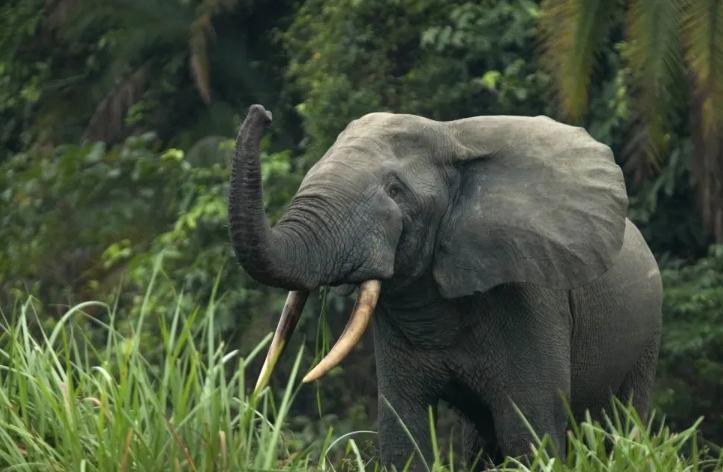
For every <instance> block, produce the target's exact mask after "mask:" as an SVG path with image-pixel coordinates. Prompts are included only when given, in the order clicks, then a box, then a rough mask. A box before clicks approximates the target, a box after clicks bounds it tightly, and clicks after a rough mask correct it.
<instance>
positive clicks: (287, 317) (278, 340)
mask: <svg viewBox="0 0 723 472" xmlns="http://www.w3.org/2000/svg"><path fill="white" fill-rule="evenodd" d="M308 296H309V292H307V291H306V290H299V291H296V290H292V291H290V292H289V296H288V297H286V303H285V304H284V309H283V311H282V312H281V318H280V319H279V324H278V325H277V326H276V332H275V333H274V338H273V339H272V340H271V346H269V352H267V353H266V360H264V365H263V367H261V372H260V373H259V379H258V380H257V381H256V387H255V388H254V395H256V394H258V393H259V392H260V391H261V390H263V388H264V387H266V385H267V384H268V383H269V378H270V377H271V371H273V370H274V366H275V365H276V362H277V361H278V360H279V357H280V356H281V353H282V352H284V348H285V347H286V344H287V343H288V341H289V339H290V338H291V335H292V334H293V333H294V328H296V323H298V321H299V317H300V316H301V312H302V311H303V310H304V303H306V299H307V297H308Z"/></svg>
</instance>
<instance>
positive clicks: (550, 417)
mask: <svg viewBox="0 0 723 472" xmlns="http://www.w3.org/2000/svg"><path fill="white" fill-rule="evenodd" d="M492 297H494V298H490V299H488V300H490V301H489V302H488V303H490V304H491V305H492V306H490V307H489V309H490V310H494V312H495V315H496V316H495V320H496V324H495V325H494V327H493V330H492V333H490V334H491V336H490V337H489V338H488V343H487V344H488V346H489V349H490V350H491V352H492V357H493V359H492V361H491V362H492V364H493V366H494V367H493V368H491V370H490V373H489V377H490V379H489V385H487V386H486V387H485V386H483V385H481V386H477V388H480V389H482V388H484V390H481V392H480V394H481V395H487V396H488V400H487V402H488V404H489V405H490V409H491V411H492V416H493V418H494V427H495V434H496V436H497V443H498V446H499V447H500V449H501V452H502V454H504V455H507V456H520V455H527V454H529V453H530V444H534V435H533V433H532V432H531V431H530V429H529V428H528V426H527V425H526V422H527V423H529V425H531V426H532V429H533V430H534V433H535V434H536V435H538V436H539V437H540V438H541V437H543V436H544V435H545V434H549V435H550V437H551V439H552V441H553V443H554V446H555V447H556V449H557V451H558V453H559V454H560V455H562V456H564V454H565V429H566V425H567V412H566V409H565V406H564V400H563V397H564V398H566V399H568V400H569V398H570V382H571V350H570V337H571V333H572V325H571V315H570V311H569V303H568V298H567V294H566V293H565V292H563V291H552V290H546V289H541V288H538V287H534V286H527V285H510V286H507V287H501V288H499V289H497V290H494V292H493V293H492ZM518 409H519V410H520V411H521V413H522V414H523V415H524V418H525V420H526V421H525V420H523V419H522V418H521V417H520V414H519V412H518V411H517V410H518Z"/></svg>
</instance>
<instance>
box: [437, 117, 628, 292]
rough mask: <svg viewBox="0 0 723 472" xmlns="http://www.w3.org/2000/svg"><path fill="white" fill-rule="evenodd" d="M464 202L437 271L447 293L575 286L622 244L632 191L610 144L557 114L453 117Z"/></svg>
mask: <svg viewBox="0 0 723 472" xmlns="http://www.w3.org/2000/svg"><path fill="white" fill-rule="evenodd" d="M446 125H447V126H448V131H449V134H448V136H449V138H448V139H449V140H450V141H451V143H449V144H450V146H449V149H451V154H450V155H449V156H446V157H445V158H446V159H449V160H450V161H451V162H450V164H453V165H455V166H456V167H457V168H458V169H459V172H460V176H459V189H458V193H457V197H456V201H455V202H454V203H453V206H452V207H451V209H450V211H449V213H448V214H447V215H446V216H445V218H444V220H443V222H442V226H441V228H440V232H439V236H438V237H439V239H438V245H437V248H436V253H435V260H434V269H433V270H434V277H435V279H436V281H437V283H438V284H439V287H440V291H441V293H442V294H443V295H444V296H446V297H450V298H452V297H459V296H464V295H471V294H473V293H475V292H484V291H485V290H487V289H489V288H491V287H493V286H495V285H498V284H501V283H505V282H530V283H535V284H539V285H544V286H548V287H553V288H560V289H569V288H572V287H575V286H579V285H582V284H585V283H587V282H590V281H592V280H594V279H595V278H596V277H598V276H599V275H601V274H602V273H604V272H605V271H606V270H607V269H608V268H609V267H610V265H611V262H612V259H613V258H614V257H615V255H616V254H617V253H618V251H619V250H620V248H621V246H622V241H623V233H624V231H625V215H626V212H627V204H628V200H627V196H626V192H625V183H624V181H623V176H622V172H621V170H620V167H619V166H618V165H617V164H615V161H614V159H613V155H612V152H611V151H610V148H608V147H607V146H605V145H604V144H601V143H599V142H597V141H595V140H594V139H593V138H592V137H591V136H590V135H589V134H587V132H586V131H585V130H583V129H582V128H575V127H572V126H568V125H564V124H562V123H558V122H557V121H554V120H552V119H550V118H547V117H535V118H530V117H512V116H488V117H477V118H468V119H464V120H459V121H452V122H449V123H446Z"/></svg>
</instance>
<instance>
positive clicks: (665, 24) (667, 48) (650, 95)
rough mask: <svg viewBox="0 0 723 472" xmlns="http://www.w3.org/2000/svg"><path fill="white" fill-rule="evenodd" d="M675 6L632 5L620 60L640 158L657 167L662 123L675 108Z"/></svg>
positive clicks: (667, 1) (678, 74)
mask: <svg viewBox="0 0 723 472" xmlns="http://www.w3.org/2000/svg"><path fill="white" fill-rule="evenodd" d="M680 21H681V5H680V0H660V1H657V2H655V5H654V6H653V5H652V4H651V3H650V2H649V1H647V0H633V1H631V3H630V7H629V9H628V15H627V41H628V42H627V45H626V48H625V52H624V55H625V59H626V61H627V63H628V67H629V70H630V75H631V78H632V96H633V100H634V102H635V105H636V106H635V109H636V111H637V113H638V115H639V119H638V120H636V123H637V128H638V129H637V130H636V131H637V132H636V134H642V137H643V139H641V140H640V143H641V144H642V146H643V151H644V152H643V153H637V152H636V155H645V156H647V157H648V158H649V159H650V161H651V162H652V163H654V164H655V163H657V162H658V161H659V159H660V156H662V155H663V154H664V152H665V149H666V146H667V141H668V138H667V133H668V131H669V128H668V123H669V122H670V117H671V115H672V114H673V112H674V111H675V107H676V106H677V105H679V104H680V103H681V98H682V97H681V96H680V87H676V86H675V84H676V83H680V82H681V81H682V73H683V69H682V53H681V49H680V39H679V38H680Z"/></svg>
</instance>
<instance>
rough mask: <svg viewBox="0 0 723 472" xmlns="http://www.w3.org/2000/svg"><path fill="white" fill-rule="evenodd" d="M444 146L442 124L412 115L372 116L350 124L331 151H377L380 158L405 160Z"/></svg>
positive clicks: (386, 114) (443, 127)
mask: <svg viewBox="0 0 723 472" xmlns="http://www.w3.org/2000/svg"><path fill="white" fill-rule="evenodd" d="M445 142H446V133H445V125H444V123H441V122H438V121H433V120H429V119H427V118H422V117H420V116H414V115H401V114H399V115H398V114H392V113H371V114H369V115H365V116H363V117H362V118H360V119H358V120H355V121H353V122H351V123H350V124H349V126H347V128H346V129H345V130H344V131H343V132H342V133H341V134H340V135H339V137H338V139H337V141H336V143H335V144H334V146H333V148H332V149H334V148H341V147H358V148H364V147H367V148H370V149H371V148H376V150H377V151H379V152H380V154H382V155H385V154H386V155H389V156H390V157H392V156H393V157H396V158H404V157H407V156H408V155H409V154H417V153H419V152H424V151H427V152H428V151H430V150H433V149H435V148H437V147H438V146H440V145H444V143H445Z"/></svg>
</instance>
